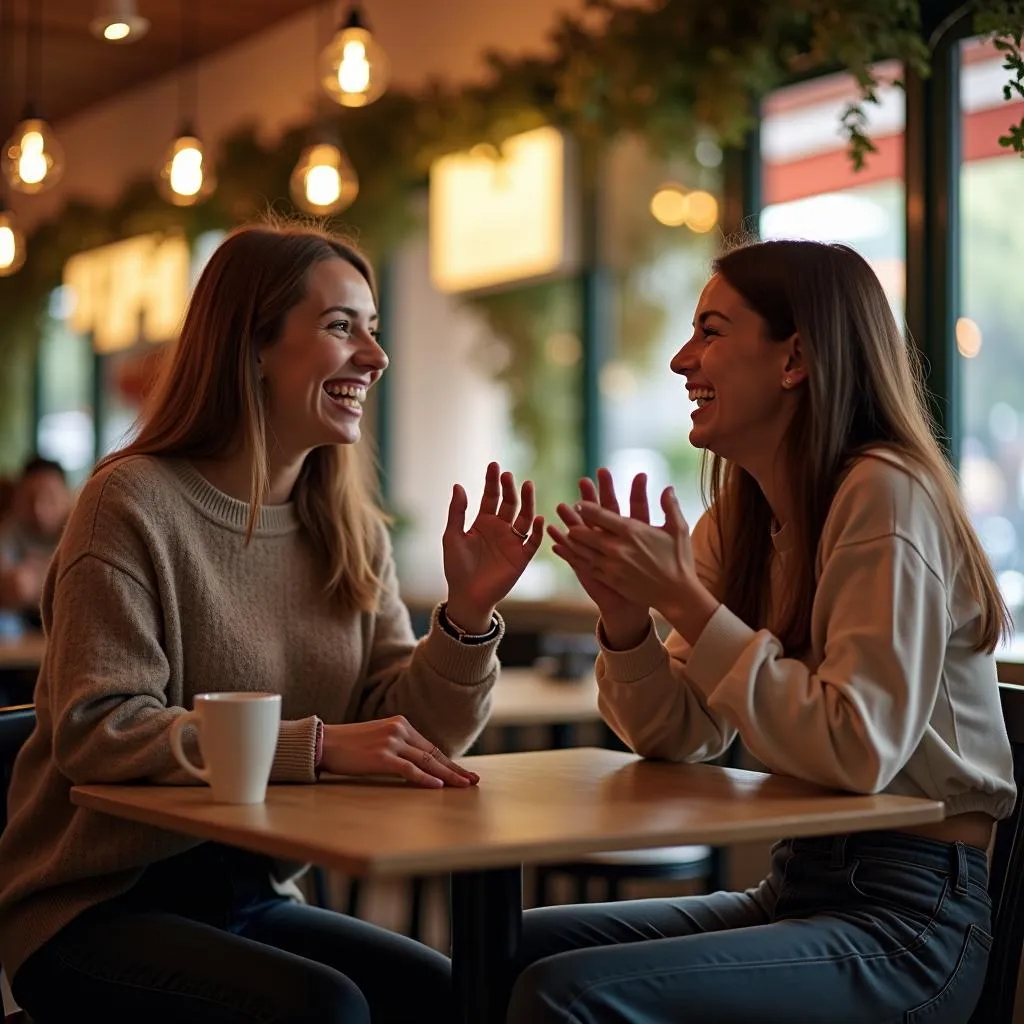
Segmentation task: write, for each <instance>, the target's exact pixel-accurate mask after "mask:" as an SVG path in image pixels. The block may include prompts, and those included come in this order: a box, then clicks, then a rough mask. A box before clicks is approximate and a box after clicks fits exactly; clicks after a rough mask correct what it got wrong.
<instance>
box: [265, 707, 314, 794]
mask: <svg viewBox="0 0 1024 1024" xmlns="http://www.w3.org/2000/svg"><path fill="white" fill-rule="evenodd" d="M319 721H320V719H318V718H317V717H316V716H315V715H310V716H309V718H300V719H298V720H297V721H286V722H282V723H281V729H280V731H279V732H278V734H277V750H276V751H275V753H274V763H273V766H272V767H271V769H270V781H271V782H316V734H317V723H318V722H319Z"/></svg>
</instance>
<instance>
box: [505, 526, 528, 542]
mask: <svg viewBox="0 0 1024 1024" xmlns="http://www.w3.org/2000/svg"><path fill="white" fill-rule="evenodd" d="M508 528H509V529H510V530H511V531H512V532H513V533H514V534H515V535H516V536H517V537H518V538H519V539H520V540H526V536H527V535H526V534H525V533H524V532H523V531H522V530H517V529H516V524H515V523H509V524H508Z"/></svg>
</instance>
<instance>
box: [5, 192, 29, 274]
mask: <svg viewBox="0 0 1024 1024" xmlns="http://www.w3.org/2000/svg"><path fill="white" fill-rule="evenodd" d="M24 262H25V236H24V234H23V233H22V231H21V229H20V228H19V227H18V222H17V220H15V218H14V214H13V213H11V211H10V210H6V209H4V208H3V206H2V205H0V277H10V276H11V274H16V273H17V272H18V271H19V270H21V268H22V265H23V264H24Z"/></svg>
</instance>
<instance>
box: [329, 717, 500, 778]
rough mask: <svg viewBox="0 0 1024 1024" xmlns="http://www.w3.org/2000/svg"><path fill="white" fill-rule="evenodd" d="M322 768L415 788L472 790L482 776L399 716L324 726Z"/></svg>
mask: <svg viewBox="0 0 1024 1024" xmlns="http://www.w3.org/2000/svg"><path fill="white" fill-rule="evenodd" d="M320 767H321V768H322V769H323V770H324V771H325V772H330V773H331V774H332V775H391V776H397V777H398V778H400V779H405V780H406V782H411V783H412V784H413V785H414V786H425V787H427V788H428V789H440V788H442V787H443V786H460V787H464V786H475V785H476V784H477V783H478V782H479V781H480V776H479V775H477V774H476V773H475V772H471V771H469V770H468V769H466V768H463V767H462V766H461V765H458V764H456V763H455V762H454V761H453V760H451V758H449V757H448V756H447V755H446V754H444V753H443V752H442V751H440V750H439V749H438V748H437V747H436V746H434V744H433V743H431V742H430V741H429V740H428V739H425V738H424V737H423V736H421V735H420V734H419V733H418V732H417V731H416V730H415V729H414V728H413V727H412V726H411V725H410V724H409V722H408V721H407V720H406V719H405V718H403V717H402V716H401V715H395V716H394V717H392V718H381V719H378V720H376V721H374V722H359V723H354V724H351V725H325V726H324V749H323V757H322V759H321V761H320Z"/></svg>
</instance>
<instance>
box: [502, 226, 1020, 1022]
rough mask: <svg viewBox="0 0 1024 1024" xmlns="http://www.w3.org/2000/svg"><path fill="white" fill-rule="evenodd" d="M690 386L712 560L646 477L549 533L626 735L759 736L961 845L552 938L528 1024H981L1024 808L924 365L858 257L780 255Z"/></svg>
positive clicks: (638, 740) (800, 768)
mask: <svg viewBox="0 0 1024 1024" xmlns="http://www.w3.org/2000/svg"><path fill="white" fill-rule="evenodd" d="M671 365H672V369H673V371H675V372H676V373H678V374H681V375H682V376H683V377H685V380H686V389H687V391H688V393H689V397H690V399H691V400H694V401H695V403H696V408H695V409H694V410H693V413H692V421H693V426H692V429H691V432H690V440H691V442H692V443H693V444H694V445H695V446H697V447H699V448H702V449H704V451H705V454H707V453H710V454H711V456H712V458H711V464H710V484H711V486H710V500H709V503H708V505H709V507H708V511H707V513H706V514H705V515H704V516H703V517H702V518H701V519H700V520H699V521H698V523H697V525H696V528H695V529H694V531H693V534H692V536H691V534H690V531H689V529H688V527H687V524H686V522H685V521H684V519H683V516H682V513H681V512H680V509H679V505H678V504H677V502H676V499H675V496H674V494H673V493H672V491H671V489H668V490H666V492H665V493H663V494H662V496H661V505H662V509H663V511H664V515H665V521H664V524H663V525H653V524H652V523H651V522H650V514H649V509H648V503H647V494H646V482H645V480H644V479H643V477H642V476H641V477H638V478H637V479H636V480H634V481H633V485H632V489H631V493H630V501H629V505H630V509H629V515H628V516H626V515H622V514H620V512H619V509H618V505H617V501H616V495H615V488H614V484H613V481H612V479H611V477H610V476H609V475H608V474H607V472H602V473H600V474H599V479H598V484H597V486H596V487H595V485H594V484H593V483H592V482H591V481H583V482H582V484H581V491H582V494H581V497H582V499H583V500H582V501H581V502H580V503H578V504H577V505H576V506H575V507H570V506H567V505H563V506H560V507H559V515H560V516H561V518H562V519H563V521H564V523H565V527H566V528H565V529H557V528H551V530H550V532H551V534H552V536H553V538H554V541H555V551H556V552H557V553H558V554H559V555H561V556H562V557H563V558H565V559H566V561H568V562H569V564H570V565H571V566H572V567H573V568H574V569H575V570H576V573H577V576H578V577H579V579H580V582H581V583H582V585H583V586H584V588H586V590H587V591H588V592H589V594H590V596H591V597H592V598H593V600H594V601H595V603H596V604H597V606H598V608H599V611H600V616H601V617H600V622H599V626H598V637H599V640H600V643H601V653H600V655H599V658H598V666H597V670H598V680H599V683H600V705H601V711H602V713H603V715H604V717H605V719H606V720H607V721H608V723H609V724H610V725H611V726H612V728H613V729H614V730H615V731H616V732H617V733H618V735H619V736H620V737H622V739H623V740H624V741H625V742H626V743H628V744H629V745H630V746H631V747H632V748H633V749H634V750H636V751H637V752H638V753H640V754H642V755H644V756H647V757H656V758H667V759H670V760H677V761H704V760H708V759H711V758H715V757H717V756H719V755H720V754H722V753H723V752H724V751H725V750H726V749H727V748H728V747H729V746H730V745H731V744H732V743H733V742H734V741H735V740H736V739H737V737H738V738H739V739H740V740H742V742H743V744H744V745H745V746H746V747H747V748H748V749H749V750H750V751H751V752H752V753H753V754H754V755H755V756H756V757H757V758H759V759H760V760H761V761H762V762H763V763H764V764H765V765H766V766H767V768H768V769H769V770H770V771H772V772H777V773H779V774H783V775H790V776H793V777H795V778H799V779H806V780H808V781H810V782H814V783H818V784H819V785H822V786H827V787H830V788H834V789H840V790H847V791H849V792H854V793H881V792H887V793H898V794H906V795H910V796H916V797H926V798H930V799H933V800H941V801H943V803H944V804H945V809H946V815H947V818H946V820H945V821H943V822H942V823H941V824H938V825H933V826H927V827H920V828H911V829H907V830H904V831H889V832H866V833H860V834H852V835H837V836H831V837H826V838H818V839H783V840H782V841H781V842H779V843H777V844H776V845H775V847H774V848H773V852H772V861H771V871H770V873H769V875H768V877H767V878H766V879H765V881H764V882H763V883H762V884H761V885H760V886H758V887H756V888H754V889H751V890H748V891H746V892H742V893H736V892H718V893H713V894H711V895H707V896H693V897H686V898H682V899H671V900H646V901H638V902H633V903H621V904H614V905H612V904H606V905H592V906H585V907H565V908H562V907H559V908H548V909H541V910H536V911H531V912H530V913H528V914H527V916H526V922H525V931H524V938H523V951H522V963H523V967H524V970H523V972H522V973H521V974H520V976H519V978H518V981H517V983H516V986H515V989H514V992H513V997H512V1006H511V1010H510V1013H509V1022H510V1024H527V1022H529V1024H554V1022H556V1021H558V1022H569V1021H571V1022H573V1024H584V1022H586V1024H597V1022H601V1024H611V1022H613V1021H630V1022H631V1024H650V1022H664V1024H669V1022H671V1024H680V1022H682V1021H686V1022H687V1024H698V1022H707V1024H724V1022H728V1021H736V1022H739V1021H743V1022H746V1021H758V1022H773V1021H776V1022H779V1024H799V1022H807V1024H812V1022H813V1024H817V1022H819V1021H824V1020H827V1021H831V1022H848V1024H885V1022H893V1024H895V1022H912V1021H924V1020H928V1021H935V1022H950V1024H953V1022H964V1021H966V1020H967V1019H968V1017H969V1016H970V1014H971V1011H972V1009H973V1007H974V1004H975V1002H976V1001H977V999H978V996H979V993H980V991H981V986H982V983H983V980H984V976H985V968H986V963H987V959H988V951H989V947H990V945H991V942H992V937H991V904H990V901H989V897H988V893H987V891H986V887H987V865H986V855H985V854H986V848H987V846H988V844H989V840H990V838H991V835H992V828H993V823H994V822H995V821H996V820H997V819H999V818H1003V817H1006V816H1007V815H1009V814H1010V812H1011V810H1012V809H1013V805H1014V796H1015V792H1014V782H1013V768H1012V763H1011V755H1010V748H1009V743H1008V741H1007V737H1006V732H1005V729H1004V726H1003V721H1002V716H1001V713H1000V703H999V695H998V688H997V684H996V666H995V660H994V656H993V651H994V649H995V647H996V645H997V642H998V641H999V638H1000V636H1001V634H1003V633H1004V632H1005V631H1006V630H1007V629H1008V628H1009V621H1008V616H1007V612H1006V608H1005V606H1004V604H1003V601H1002V599H1001V597H1000V594H999V590H998V588H997V586H996V581H995V579H994V578H993V574H992V570H991V568H990V566H989V564H988V562H987V560H986V558H985V555H984V552H983V551H982V548H981V546H980V544H979V542H978V539H977V537H976V536H975V534H974V531H973V530H972V528H971V525H970V523H969V521H968V518H967V516H966V514H965V512H964V509H963V505H962V503H961V501H960V497H959V494H958V491H957V487H956V482H955V479H954V476H953V473H952V472H951V470H950V467H949V465H948V464H947V462H946V460H945V458H944V457H943V455H942V453H941V450H940V449H939V447H938V445H937V443H936V441H935V439H934V438H933V436H932V433H931V430H930V425H929V421H928V415H927V410H926V404H925V395H924V390H923V387H922V385H921V382H920V379H919V376H918V374H917V373H916V367H915V365H914V362H913V360H912V358H911V354H910V350H909V348H908V345H907V343H906V342H905V340H904V338H903V337H902V336H901V334H900V331H899V330H898V328H897V326H896V323H895V320H894V319H893V315H892V313H891V311H890V309H889V306H888V303H887V301H886V297H885V294H884V292H883V291H882V287H881V285H880V284H879V282H878V279H877V278H876V277H875V275H874V273H873V272H872V270H871V268H870V267H869V266H868V264H867V263H866V262H865V261H864V260H863V259H862V258H861V257H860V256H859V255H858V254H857V253H855V252H854V251H853V250H851V249H849V248H847V247H846V246H842V245H823V244H819V243H814V242H786V241H779V242H765V243H761V244H755V245H750V246H747V247H745V248H740V249H736V250H734V251H732V252H730V253H728V254H727V255H725V256H723V257H721V258H720V259H719V260H717V261H716V264H715V268H714V274H713V276H712V277H711V280H710V281H709V283H708V285H707V286H706V287H705V289H704V291H703V293H702V295H701V297H700V301H699V304H698V307H697V311H696V316H695V318H694V333H693V335H692V337H691V338H690V339H689V340H688V341H687V342H686V344H685V345H684V346H683V347H682V348H681V349H680V350H679V352H678V353H677V354H676V355H675V356H674V357H673V359H672V364H671ZM652 608H654V609H656V610H657V611H658V612H660V613H661V615H662V616H663V617H664V619H665V620H666V621H667V622H668V624H669V625H670V626H671V627H672V630H671V633H670V635H669V636H668V638H667V640H666V641H665V642H664V643H663V642H662V641H661V640H660V639H659V637H658V634H657V633H656V632H655V629H654V625H653V623H652V621H651V617H650V609H652Z"/></svg>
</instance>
